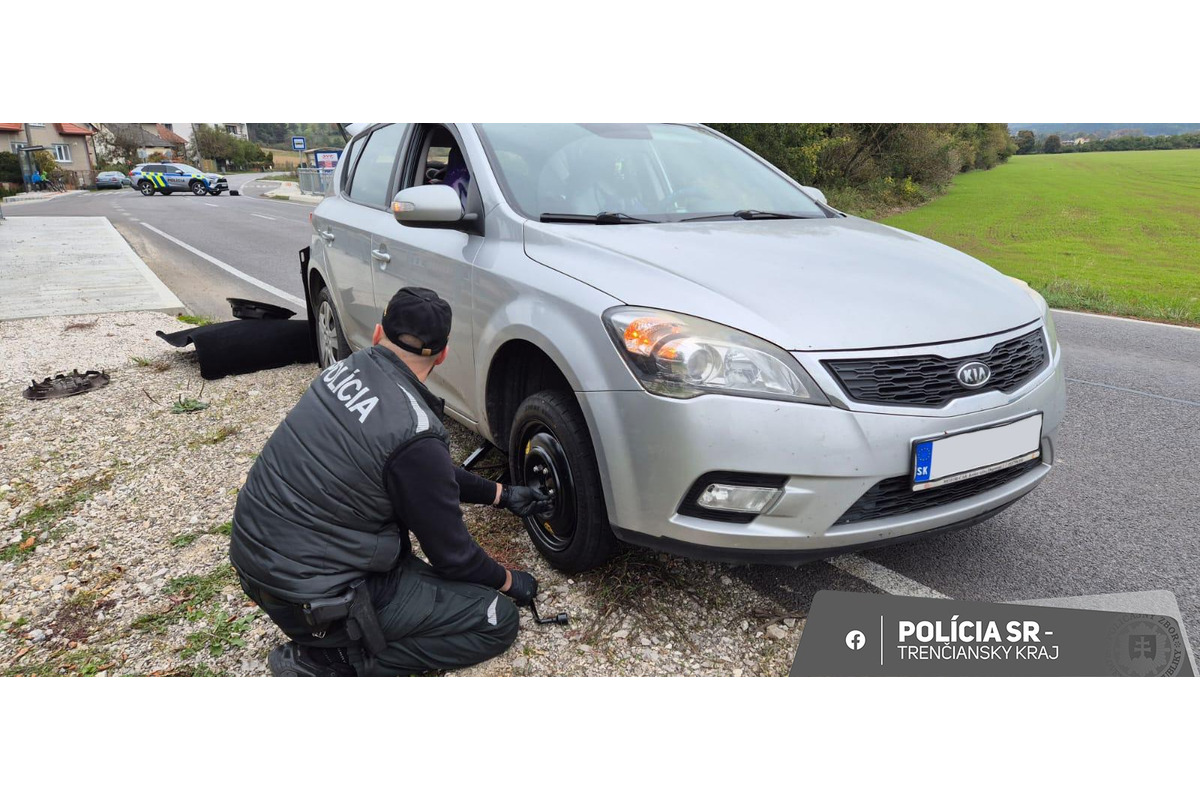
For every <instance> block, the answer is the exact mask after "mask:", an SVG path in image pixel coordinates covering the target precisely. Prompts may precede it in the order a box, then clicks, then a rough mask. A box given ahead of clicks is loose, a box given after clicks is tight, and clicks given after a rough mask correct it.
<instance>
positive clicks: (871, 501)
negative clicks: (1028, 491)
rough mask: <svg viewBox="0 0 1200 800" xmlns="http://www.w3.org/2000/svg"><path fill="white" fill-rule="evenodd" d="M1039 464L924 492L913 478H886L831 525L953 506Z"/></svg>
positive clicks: (1023, 466) (1031, 463) (1025, 465)
mask: <svg viewBox="0 0 1200 800" xmlns="http://www.w3.org/2000/svg"><path fill="white" fill-rule="evenodd" d="M1041 463H1042V462H1041V460H1039V459H1036V458H1035V459H1033V460H1032V461H1026V462H1024V463H1022V464H1014V465H1013V466H1011V467H1008V468H1007V469H1002V470H998V471H997V472H992V473H990V474H988V475H980V476H979V477H978V478H968V479H967V480H965V481H959V482H958V483H948V484H946V485H945V486H938V487H936V488H933V489H926V490H925V491H923V492H914V491H913V489H912V478H911V477H909V476H908V475H901V476H899V477H897V478H887V479H886V480H882V481H880V482H879V483H877V484H875V485H874V486H872V487H871V488H870V489H868V490H867V493H866V494H864V495H863V496H862V497H860V498H858V501H857V502H856V503H855V504H854V505H852V506H850V509H849V510H848V511H847V512H846V513H845V514H842V516H841V517H839V518H838V521H837V522H835V523H833V524H834V525H849V524H850V523H852V522H865V521H867V520H870V519H883V518H884V517H898V516H900V515H901V514H911V513H913V512H914V511H922V510H924V509H926V508H936V507H937V506H944V505H948V504H950V503H956V502H958V501H959V500H966V499H967V498H968V497H974V496H976V495H979V494H983V493H984V492H988V491H991V490H992V489H996V488H998V487H1000V486H1003V485H1004V484H1006V483H1008V482H1009V481H1013V480H1016V479H1017V478H1019V477H1021V476H1022V475H1024V474H1025V473H1027V472H1031V471H1033V470H1035V469H1037V468H1038V467H1039V466H1041Z"/></svg>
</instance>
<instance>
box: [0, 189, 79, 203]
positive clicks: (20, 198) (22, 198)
mask: <svg viewBox="0 0 1200 800" xmlns="http://www.w3.org/2000/svg"><path fill="white" fill-rule="evenodd" d="M87 193H88V190H87V189H72V190H71V191H69V192H45V193H42V194H43V195H44V196H37V195H34V196H32V197H30V196H26V195H13V196H12V197H6V198H4V204H5V205H18V204H20V203H45V202H47V201H50V200H57V199H59V198H60V197H70V196H71V195H76V194H87Z"/></svg>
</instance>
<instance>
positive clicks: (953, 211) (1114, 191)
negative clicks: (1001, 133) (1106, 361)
mask: <svg viewBox="0 0 1200 800" xmlns="http://www.w3.org/2000/svg"><path fill="white" fill-rule="evenodd" d="M883 221H884V222H885V223H886V224H888V225H893V226H895V227H897V228H903V229H904V230H908V231H913V232H914V233H919V234H921V235H923V236H928V237H930V238H931V239H935V240H937V241H939V242H942V243H943V244H948V245H950V246H951V247H955V248H957V249H959V250H963V251H965V252H967V253H970V254H971V255H973V256H975V257H976V258H979V259H981V260H983V261H985V262H986V263H988V264H990V265H991V266H993V267H995V268H996V269H998V270H1000V271H1001V272H1004V273H1005V274H1008V275H1012V276H1014V277H1017V278H1021V279H1023V280H1026V281H1028V282H1029V283H1030V285H1032V286H1033V287H1034V288H1035V289H1037V290H1038V291H1039V292H1041V293H1042V294H1043V295H1045V297H1046V300H1047V301H1049V303H1050V305H1051V306H1053V307H1055V308H1066V309H1077V310H1081V311H1095V312H1099V313H1102V314H1117V315H1121V316H1129V317H1141V318H1143V319H1154V320H1162V321H1165V322H1175V323H1183V324H1189V325H1200V150H1167V151H1142V152H1124V153H1072V154H1066V155H1037V156H1019V157H1017V158H1013V159H1012V160H1011V161H1010V162H1009V163H1007V164H1005V165H1003V166H1000V167H997V168H996V169H993V170H988V171H980V172H968V173H965V174H963V175H960V176H958V177H957V178H956V179H955V180H954V183H953V185H952V186H951V187H950V190H949V192H947V193H946V195H944V196H943V197H940V198H938V199H937V200H934V201H933V202H931V203H929V204H928V205H925V206H922V207H920V208H917V209H914V210H913V211H909V212H906V213H903V214H898V215H896V216H894V217H889V218H888V219H886V220H883Z"/></svg>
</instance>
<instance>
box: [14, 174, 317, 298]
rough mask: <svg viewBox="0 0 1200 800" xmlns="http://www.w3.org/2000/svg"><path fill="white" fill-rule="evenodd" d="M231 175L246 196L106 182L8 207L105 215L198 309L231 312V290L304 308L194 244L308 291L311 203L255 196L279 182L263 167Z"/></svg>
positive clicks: (22, 211) (280, 286) (28, 212)
mask: <svg viewBox="0 0 1200 800" xmlns="http://www.w3.org/2000/svg"><path fill="white" fill-rule="evenodd" d="M227 177H228V180H229V187H230V189H238V190H241V191H244V192H247V193H246V194H243V195H242V196H241V197H232V196H230V195H228V194H222V195H220V196H218V197H210V196H205V197H196V196H194V195H192V194H191V193H188V192H177V193H174V194H171V195H167V196H164V195H157V194H156V195H154V196H152V197H143V196H142V195H141V194H140V193H139V192H136V191H134V190H133V189H121V190H116V189H107V190H105V191H100V192H89V193H88V194H84V195H72V196H69V197H62V198H59V199H55V200H50V201H46V202H32V203H18V204H9V205H7V206H6V207H5V209H4V213H5V214H7V215H8V216H13V217H15V216H43V215H49V216H103V217H107V218H108V219H109V221H110V222H112V224H113V225H114V226H115V227H116V229H117V230H118V231H120V232H121V235H122V236H124V237H125V239H126V240H127V241H128V242H129V244H130V245H131V246H132V247H133V249H134V250H135V251H136V252H137V254H138V255H139V256H141V257H142V260H143V261H145V262H146V263H147V264H148V265H149V266H150V268H151V269H153V270H154V271H155V272H156V273H157V274H158V276H159V277H160V278H161V279H162V280H163V282H164V283H166V284H167V285H168V286H169V287H171V290H172V291H174V292H175V294H176V296H177V297H178V298H179V299H180V300H181V301H182V302H183V303H184V305H186V306H187V307H188V309H189V310H190V311H191V312H192V313H193V314H197V315H201V316H206V317H212V318H214V319H231V318H232V317H231V314H230V312H229V303H228V302H227V301H226V299H225V298H226V297H231V296H232V297H248V298H251V299H257V300H264V301H267V302H273V303H275V304H277V305H282V306H286V307H288V308H292V309H294V310H296V311H297V312H300V314H303V313H304V311H305V309H304V308H303V305H302V301H301V303H296V302H291V301H289V300H287V299H284V298H283V297H280V296H278V295H275V294H271V293H269V292H266V291H264V290H263V288H262V287H261V286H255V285H253V284H251V283H248V282H246V281H243V280H239V279H238V278H235V277H234V276H232V275H231V274H229V272H227V271H226V270H224V269H222V268H220V267H218V266H216V265H215V264H213V263H212V261H211V260H209V259H206V258H204V257H203V256H201V255H198V254H197V253H196V252H195V250H198V251H200V252H201V253H204V254H205V255H207V256H209V258H210V259H216V260H217V261H220V262H223V263H224V264H227V265H229V266H232V267H234V268H235V269H238V270H240V271H242V272H244V273H246V274H248V275H250V276H253V277H254V278H256V279H258V280H260V281H262V282H264V283H266V284H268V285H269V286H271V287H274V288H275V289H277V290H279V291H280V292H282V293H283V294H284V295H289V296H291V297H293V298H301V299H302V298H303V297H304V289H303V287H302V286H301V284H300V266H299V261H298V256H297V253H298V251H299V250H300V249H301V248H302V247H305V246H307V245H308V243H309V231H310V230H311V228H310V227H309V222H308V214H309V212H310V211H312V209H313V206H311V205H306V204H300V203H292V202H288V201H285V200H268V199H264V198H261V197H258V196H256V195H258V194H261V193H262V192H263V191H266V190H268V189H269V188H273V187H274V186H275V185H276V184H273V183H266V182H263V181H261V180H259V177H260V176H259V175H257V174H251V175H231V176H227ZM164 234H165V235H164ZM185 245H186V246H185ZM188 247H191V248H194V249H193V250H189V249H188Z"/></svg>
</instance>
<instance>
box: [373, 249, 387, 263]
mask: <svg viewBox="0 0 1200 800" xmlns="http://www.w3.org/2000/svg"><path fill="white" fill-rule="evenodd" d="M371 255H373V256H374V257H375V260H376V261H382V262H383V263H385V264H386V263H388V262H389V261H391V260H392V257H391V256H389V255H388V254H387V253H385V252H384V251H382V250H372V251H371Z"/></svg>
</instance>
